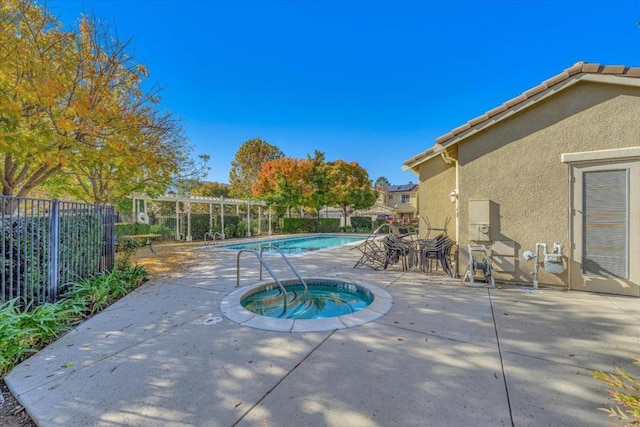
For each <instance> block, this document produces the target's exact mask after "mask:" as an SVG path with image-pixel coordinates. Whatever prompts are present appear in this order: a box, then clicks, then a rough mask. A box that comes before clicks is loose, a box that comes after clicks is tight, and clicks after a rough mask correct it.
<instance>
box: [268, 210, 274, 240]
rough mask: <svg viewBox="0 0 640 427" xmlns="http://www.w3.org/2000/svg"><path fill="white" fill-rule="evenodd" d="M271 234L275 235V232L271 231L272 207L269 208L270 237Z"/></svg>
mask: <svg viewBox="0 0 640 427" xmlns="http://www.w3.org/2000/svg"><path fill="white" fill-rule="evenodd" d="M271 234H273V231H272V230H271V206H269V236H271Z"/></svg>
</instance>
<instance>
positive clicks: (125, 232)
mask: <svg viewBox="0 0 640 427" xmlns="http://www.w3.org/2000/svg"><path fill="white" fill-rule="evenodd" d="M115 230H116V236H117V237H118V238H120V236H135V235H136V234H151V226H150V225H149V224H142V223H134V224H130V223H118V224H116V226H115Z"/></svg>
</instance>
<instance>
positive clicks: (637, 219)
mask: <svg viewBox="0 0 640 427" xmlns="http://www.w3.org/2000/svg"><path fill="white" fill-rule="evenodd" d="M611 170H626V171H627V184H628V215H629V218H628V236H627V239H628V254H627V256H628V276H627V278H615V277H605V276H598V275H594V274H583V271H582V270H583V269H582V256H583V248H582V244H583V216H582V215H583V212H582V209H583V180H584V173H585V172H596V171H611ZM569 175H570V190H569V194H570V196H569V203H570V216H569V222H570V224H569V235H570V239H571V244H570V256H569V289H572V290H581V291H590V292H602V293H611V294H619V295H630V296H640V263H638V262H636V261H635V260H638V259H639V258H640V160H638V159H624V160H623V159H620V160H607V161H591V162H580V163H571V164H570V165H569Z"/></svg>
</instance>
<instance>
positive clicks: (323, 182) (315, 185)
mask: <svg viewBox="0 0 640 427" xmlns="http://www.w3.org/2000/svg"><path fill="white" fill-rule="evenodd" d="M307 161H308V162H309V163H310V165H311V168H310V170H309V173H308V175H307V179H306V181H307V182H306V184H307V185H306V188H305V192H304V195H303V198H304V202H305V206H308V207H310V208H311V209H312V210H313V211H314V213H315V214H316V218H317V219H318V221H319V220H320V210H321V209H322V207H323V206H325V205H327V204H328V201H329V200H331V194H330V192H331V191H332V189H331V188H330V177H329V169H328V165H327V163H326V162H325V161H324V153H323V152H321V151H318V150H315V152H314V155H313V157H311V156H307ZM317 225H318V223H316V226H317ZM316 231H317V230H316Z"/></svg>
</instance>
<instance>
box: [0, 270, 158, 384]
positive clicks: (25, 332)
mask: <svg viewBox="0 0 640 427" xmlns="http://www.w3.org/2000/svg"><path fill="white" fill-rule="evenodd" d="M145 280H147V272H146V270H145V269H144V268H143V267H141V266H137V265H131V264H130V265H128V266H125V267H124V268H118V269H115V270H114V271H113V272H103V273H99V274H97V275H95V276H92V277H89V278H87V279H82V280H80V281H78V282H75V283H72V284H70V285H69V287H68V289H67V291H66V292H65V293H64V294H63V295H62V297H61V298H60V300H59V301H57V302H55V303H46V304H42V305H40V306H37V307H33V306H31V305H28V306H26V307H21V304H20V301H19V299H18V298H14V299H12V300H10V301H8V302H7V303H5V304H3V305H2V306H0V342H2V344H3V345H2V347H1V348H0V375H1V376H5V375H6V374H8V373H9V372H10V371H11V369H13V367H14V366H15V365H16V364H18V363H20V362H21V361H23V360H25V359H26V358H28V357H29V356H30V355H32V354H33V353H36V352H38V351H39V350H40V349H42V348H44V347H45V346H47V345H48V344H49V343H51V342H53V341H54V340H55V339H57V338H58V337H60V336H61V335H62V334H64V333H65V332H66V331H68V330H69V329H71V328H72V327H73V326H74V325H76V324H77V323H79V322H80V321H82V320H84V319H86V318H87V317H89V316H92V315H94V314H95V313H97V312H99V311H100V310H102V309H104V308H105V307H107V306H108V305H110V304H112V303H113V302H115V301H117V300H118V299H119V298H121V297H123V296H124V295H126V294H127V293H129V292H131V290H133V289H135V288H136V287H138V286H139V285H140V284H141V283H143V282H144V281H145Z"/></svg>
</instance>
